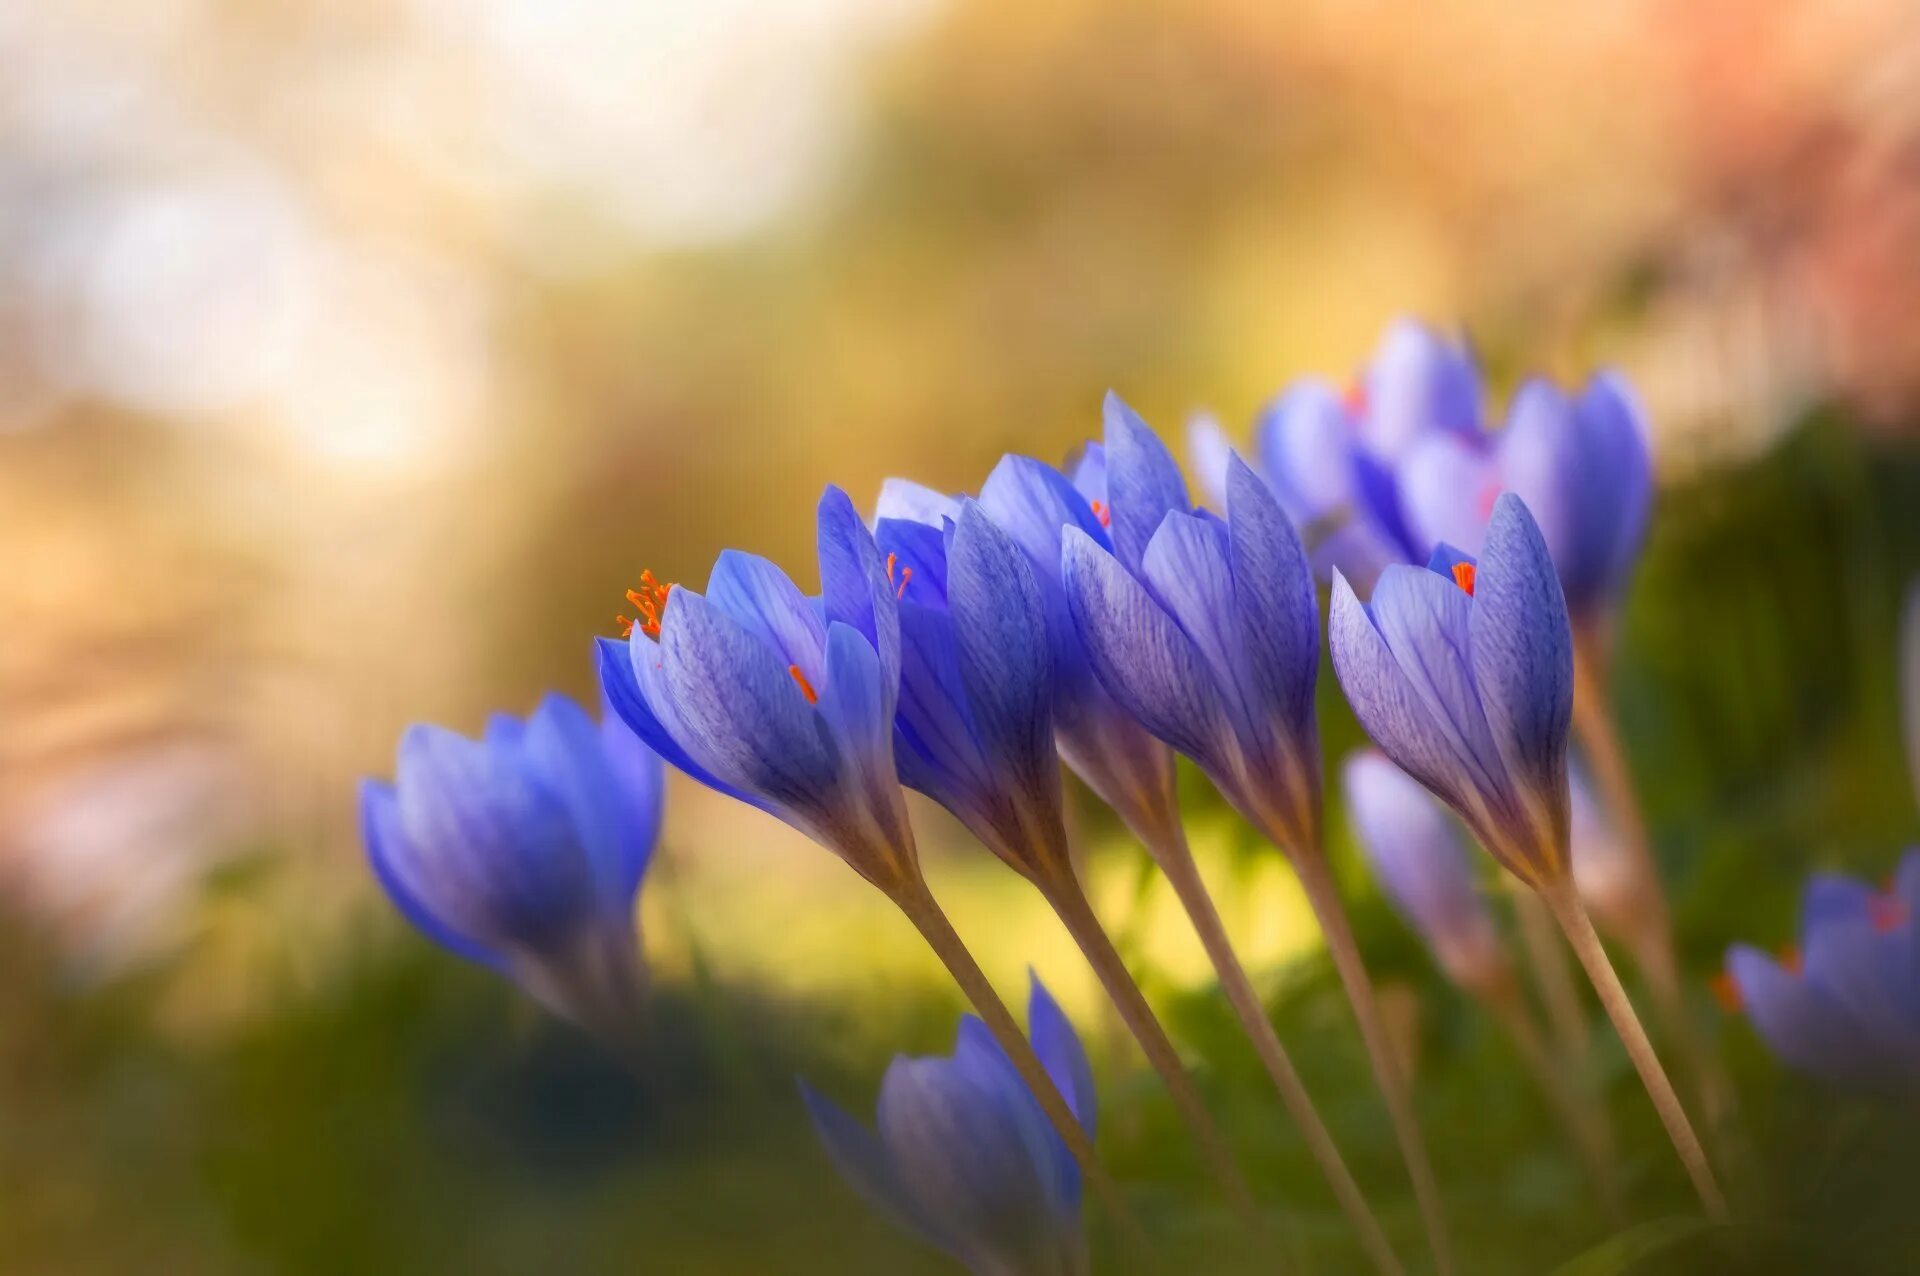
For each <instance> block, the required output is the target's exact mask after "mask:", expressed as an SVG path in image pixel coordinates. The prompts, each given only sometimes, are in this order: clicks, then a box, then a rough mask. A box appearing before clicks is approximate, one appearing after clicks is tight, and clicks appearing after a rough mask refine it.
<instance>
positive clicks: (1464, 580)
mask: <svg viewBox="0 0 1920 1276" xmlns="http://www.w3.org/2000/svg"><path fill="white" fill-rule="evenodd" d="M1453 583H1454V584H1456V585H1458V586H1460V588H1462V589H1464V590H1466V591H1467V596H1468V597H1472V596H1473V564H1472V563H1455V564H1454V565H1453Z"/></svg>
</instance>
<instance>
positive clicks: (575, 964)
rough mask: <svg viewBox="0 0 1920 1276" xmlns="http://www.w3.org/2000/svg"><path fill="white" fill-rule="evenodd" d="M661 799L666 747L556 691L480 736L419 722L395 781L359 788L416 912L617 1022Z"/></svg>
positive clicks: (584, 1011)
mask: <svg viewBox="0 0 1920 1276" xmlns="http://www.w3.org/2000/svg"><path fill="white" fill-rule="evenodd" d="M660 809H661V767H660V759H659V758H658V757H657V756H655V755H654V754H653V752H652V751H651V750H649V749H647V748H646V746H645V745H643V744H642V743H641V742H640V741H639V740H637V739H635V738H634V736H633V733H632V732H630V731H628V730H627V728H626V727H625V726H624V725H622V724H621V722H620V721H619V720H618V719H617V718H615V717H613V716H611V715H608V717H607V720H606V721H604V722H602V723H600V724H598V725H596V724H595V723H594V721H593V720H592V718H590V717H589V716H588V715H587V714H586V712H585V711H584V710H582V709H581V708H580V706H578V705H576V704H575V703H573V701H571V700H568V699H565V698H564V697H561V696H549V697H548V698H547V699H546V700H544V701H542V702H541V704H540V707H539V708H538V709H536V710H535V711H534V712H533V714H532V715H531V716H530V717H528V718H527V719H526V720H525V721H524V722H522V721H521V720H519V719H516V718H511V717H507V716H504V715H501V716H498V717H495V718H494V719H493V721H492V722H491V723H489V724H488V727H487V731H486V735H485V737H484V738H483V739H480V740H469V739H467V738H465V737H463V736H460V735H457V734H455V733H454V732H452V731H448V730H446V729H444V728H441V727H434V726H416V727H413V728H411V729H409V730H408V731H407V733H406V735H405V736H403V737H402V738H401V741H400V751H399V765H398V768H397V777H396V780H395V782H394V783H393V784H391V785H389V784H385V783H382V782H380V781H377V780H367V781H365V782H364V783H363V784H362V786H361V790H360V818H361V828H362V832H363V835H364V837H365V840H366V846H367V856H368V859H369V860H370V861H371V863H372V867H373V871H374V875H375V876H376V878H377V879H378V880H379V882H380V885H381V886H382V887H383V888H384V889H385V890H386V892H387V895H388V896H389V898H391V899H392V900H393V903H394V906H395V907H396V908H398V909H399V910H400V913H401V914H402V915H403V916H404V917H405V918H406V919H407V920H408V921H409V922H411V923H412V924H413V925H414V926H415V927H416V928H417V929H418V930H420V931H421V932H422V933H423V934H425V935H426V936H427V937H428V938H430V939H432V940H434V941H436V942H437V943H439V944H441V945H442V946H444V947H445V948H447V949H449V950H451V951H452V952H454V953H457V954H458V955H460V956H462V957H466V958H469V959H471V960H473V961H477V962H480V963H481V964H483V965H485V966H488V967H491V968H492V969H494V970H497V971H499V972H501V973H502V974H505V975H507V976H508V977H509V978H511V979H513V980H514V981H515V982H517V983H519V984H520V985H521V986H522V987H524V988H525V989H526V990H527V991H528V992H529V993H530V994H532V995H533V996H534V997H536V998H538V999H539V1000H540V1001H541V1002H542V1003H544V1004H545V1005H546V1006H547V1007H548V1008H549V1009H551V1010H553V1011H554V1012H556V1013H557V1014H560V1015H563V1016H565V1017H567V1018H569V1019H572V1020H574V1021H576V1022H578V1023H580V1024H581V1025H582V1026H584V1027H587V1028H590V1029H593V1030H595V1031H599V1032H604V1033H612V1034H619V1033H624V1032H626V1031H628V1030H629V1029H631V1027H632V1016H633V1014H634V1012H635V1011H636V1010H637V1008H638V1004H639V1002H638V996H639V992H640V987H641V981H642V974H641V968H640V955H639V949H638V942H637V939H636V931H635V925H634V917H633V911H634V898H635V896H636V895H637V894H638V892H639V890H640V879H641V876H642V875H643V874H644V873H645V872H646V867H647V862H648V860H649V859H650V858H651V857H652V854H653V848H654V843H655V841H656V839H657V838H658V836H659V832H660Z"/></svg>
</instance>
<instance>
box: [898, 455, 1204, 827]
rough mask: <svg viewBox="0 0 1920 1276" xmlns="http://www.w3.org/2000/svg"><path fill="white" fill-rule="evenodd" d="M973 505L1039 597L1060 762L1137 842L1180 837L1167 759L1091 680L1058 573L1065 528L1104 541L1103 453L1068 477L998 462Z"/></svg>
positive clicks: (1025, 460) (1024, 462)
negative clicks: (1013, 552) (1015, 552)
mask: <svg viewBox="0 0 1920 1276" xmlns="http://www.w3.org/2000/svg"><path fill="white" fill-rule="evenodd" d="M979 502H980V508H981V509H982V510H983V511H984V512H985V513H986V514H987V516H988V517H989V518H990V519H992V520H993V522H994V524H995V525H996V526H998V527H999V528H1000V529H1001V530H1003V531H1004V532H1005V533H1006V534H1007V536H1008V537H1009V538H1011V540H1012V542H1013V543H1014V544H1015V545H1017V546H1018V547H1019V548H1020V550H1021V552H1022V553H1023V554H1024V555H1025V556H1026V560H1027V565H1028V567H1029V569H1030V570H1031V572H1032V576H1033V581H1034V584H1035V585H1036V586H1038V588H1039V590H1040V595H1041V601H1042V605H1043V609H1044V612H1045V618H1046V634H1047V647H1048V652H1049V656H1050V660H1049V680H1050V685H1051V687H1052V691H1053V728H1054V743H1055V745H1056V747H1057V748H1058V750H1059V753H1060V757H1061V758H1062V760H1064V761H1065V762H1066V764H1067V765H1068V767H1070V768H1071V769H1072V770H1073V772H1074V773H1075V774H1076V775H1078V776H1079V777H1080V778H1081V779H1082V780H1083V781H1085V782H1086V784H1087V787H1088V788H1090V789H1092V790H1093V791H1094V793H1095V794H1096V795H1097V796H1098V797H1099V798H1100V800H1101V801H1103V802H1105V803H1106V804H1107V805H1108V806H1110V807H1112V808H1113V809H1114V811H1115V812H1117V813H1118V814H1119V816H1120V818H1121V819H1122V820H1123V821H1124V822H1125V823H1126V825H1127V826H1128V827H1129V828H1130V829H1132V830H1133V831H1134V833H1135V835H1136V836H1138V837H1139V838H1140V839H1141V840H1142V841H1144V842H1145V843H1146V844H1147V845H1149V846H1152V847H1166V846H1168V845H1170V844H1171V843H1173V842H1175V841H1177V840H1178V839H1179V837H1180V816H1179V811H1178V809H1177V803H1176V800H1175V796H1174V781H1173V775H1174V772H1173V755H1172V754H1171V753H1170V752H1168V750H1167V747H1166V746H1165V745H1163V744H1161V743H1160V742H1159V741H1158V740H1156V739H1154V738H1153V737H1152V736H1151V735H1149V734H1148V733H1147V731H1146V730H1145V729H1143V728H1142V727H1141V726H1140V724H1139V723H1137V722H1136V721H1134V719H1133V718H1132V717H1131V716H1130V715H1129V714H1128V713H1127V712H1126V710H1125V709H1123V708H1121V707H1120V705H1118V704H1117V703H1115V702H1114V700H1113V697H1112V696H1110V695H1108V694H1107V691H1106V689H1105V688H1104V687H1103V686H1101V684H1100V681H1099V679H1098V678H1096V677H1095V676H1094V673H1093V669H1092V667H1091V666H1090V665H1089V663H1088V659H1087V652H1086V648H1085V646H1084V645H1083V644H1082V642H1081V640H1080V634H1079V631H1078V630H1077V629H1076V628H1075V627H1074V623H1073V616H1072V613H1071V612H1070V610H1069V608H1068V604H1067V597H1066V592H1065V589H1064V587H1063V580H1062V576H1061V559H1060V546H1061V542H1062V540H1063V538H1064V537H1065V536H1066V534H1067V533H1068V531H1069V529H1072V530H1074V531H1077V532H1078V533H1080V534H1082V535H1085V536H1089V537H1091V538H1093V539H1094V540H1095V541H1096V542H1097V543H1099V544H1102V545H1106V544H1109V543H1110V541H1109V540H1108V531H1107V524H1108V523H1109V522H1110V521H1111V519H1112V513H1111V511H1110V510H1109V508H1108V504H1107V484H1106V457H1105V454H1104V453H1103V452H1102V451H1101V449H1099V448H1098V447H1090V448H1088V449H1087V450H1086V451H1085V452H1084V453H1083V454H1082V455H1081V457H1080V458H1079V461H1078V462H1077V464H1075V465H1074V467H1073V470H1072V475H1071V477H1069V476H1068V475H1066V474H1063V473H1062V472H1061V471H1060V470H1058V469H1056V468H1054V467H1053V466H1051V465H1048V464H1046V463H1045V462H1044V461H1038V460H1035V459H1033V458H1032V457H1026V456H1006V457H1003V458H1001V460H1000V463H999V464H998V465H996V466H995V467H994V469H993V472H992V473H991V474H989V475H988V476H987V481H986V482H985V483H984V484H982V485H981V488H980V496H979ZM909 592H912V591H911V588H910V589H909Z"/></svg>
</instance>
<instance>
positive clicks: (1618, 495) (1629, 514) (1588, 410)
mask: <svg viewBox="0 0 1920 1276" xmlns="http://www.w3.org/2000/svg"><path fill="white" fill-rule="evenodd" d="M1575 422H1576V424H1577V426H1578V428H1579V429H1580V432H1581V435H1582V438H1583V439H1584V440H1585V448H1586V452H1587V455H1588V456H1589V458H1590V463H1591V464H1592V465H1593V467H1594V472H1595V473H1597V474H1601V475H1604V476H1605V481H1604V483H1594V484H1590V485H1589V486H1588V489H1587V490H1586V491H1585V492H1584V493H1583V501H1582V518H1583V519H1584V520H1585V523H1586V526H1587V535H1589V536H1590V537H1592V538H1593V540H1594V543H1595V544H1596V546H1601V547H1603V549H1602V550H1600V551H1598V552H1603V553H1604V554H1605V558H1606V562H1605V564H1604V566H1603V567H1602V568H1601V570H1602V571H1603V572H1604V576H1605V578H1604V580H1603V581H1602V582H1601V584H1602V587H1603V588H1605V589H1606V590H1609V591H1614V590H1617V589H1618V588H1619V587H1620V585H1621V583H1622V582H1623V581H1624V580H1625V579H1626V576H1627V573H1628V572H1629V571H1630V570H1631V569H1632V567H1633V561H1634V559H1635V558H1636V557H1637V556H1638V555H1639V552H1640V541H1641V538H1642V536H1644V535H1645V533H1646V525H1647V512H1648V508H1649V506H1650V505H1651V504H1652V501H1653V473H1652V470H1653V464H1652V458H1651V457H1650V456H1649V455H1648V449H1647V425H1646V417H1645V415H1644V413H1642V412H1641V410H1640V405H1639V402H1638V401H1637V400H1636V399H1635V397H1634V394H1633V390H1632V388H1631V387H1630V386H1628V384H1627V382H1626V379H1625V378H1624V377H1622V376H1620V375H1619V374H1618V373H1615V372H1611V371H1608V372H1602V373H1600V374H1599V375H1598V376H1596V377H1594V378H1593V380H1592V381H1591V382H1589V383H1588V385H1587V389H1586V392H1585V393H1584V394H1582V395H1581V396H1580V402H1579V404H1578V406H1577V407H1576V409H1575Z"/></svg>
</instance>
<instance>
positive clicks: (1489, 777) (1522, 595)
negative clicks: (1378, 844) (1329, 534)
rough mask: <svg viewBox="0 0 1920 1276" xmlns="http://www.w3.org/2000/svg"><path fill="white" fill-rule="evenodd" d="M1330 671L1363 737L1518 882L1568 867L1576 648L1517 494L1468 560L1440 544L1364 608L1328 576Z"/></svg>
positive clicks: (1397, 571) (1502, 503) (1383, 585)
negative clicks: (1429, 558) (1454, 815)
mask: <svg viewBox="0 0 1920 1276" xmlns="http://www.w3.org/2000/svg"><path fill="white" fill-rule="evenodd" d="M1329 636H1330V641H1331V646H1332V650H1333V663H1334V669H1335V671H1336V672H1337V673H1338V674H1339V677H1340V684H1341V686H1342V687H1343V688H1344V689H1345V691H1346V693H1347V699H1348V701H1349V702H1350V703H1351V704H1352V705H1353V709H1354V712H1355V714H1357V715H1358V717H1359V719H1360V723H1361V725H1362V726H1364V727H1365V728H1366V730H1367V734H1368V735H1370V736H1372V737H1373V740H1374V742H1375V743H1376V744H1378V745H1379V746H1380V747H1381V748H1382V749H1383V750H1385V752H1386V754H1387V756H1388V757H1390V758H1392V759H1393V760H1394V761H1395V762H1397V763H1399V765H1400V767H1401V768H1402V769H1403V770H1405V771H1406V772H1408V773H1409V774H1410V775H1412V776H1413V777H1414V778H1415V779H1417V780H1419V781H1420V782H1421V783H1422V784H1424V785H1426V786H1427V787H1428V788H1429V789H1431V790H1432V791H1433V792H1434V793H1435V794H1437V795H1438V796H1440V797H1441V798H1442V799H1443V800H1445V801H1446V803H1447V804H1448V805H1449V806H1451V807H1453V809H1454V810H1455V811H1457V812H1458V813H1459V814H1460V816H1461V818H1462V819H1464V820H1465V821H1466V822H1467V826H1468V827H1469V828H1470V829H1472V830H1473V832H1474V834H1475V836H1477V837H1478V838H1479V839H1480V842H1481V844H1482V845H1483V846H1485V847H1486V848H1487V850H1488V851H1489V852H1491V853H1492V854H1493V856H1494V857H1495V858H1496V859H1498V860H1499V861H1500V862H1501V863H1502V864H1504V865H1505V866H1506V867H1507V868H1508V869H1510V870H1512V871H1513V873H1514V874H1515V875H1517V876H1518V877H1519V878H1520V879H1521V880H1522V881H1525V882H1527V883H1529V884H1530V885H1536V886H1537V885H1539V884H1541V883H1542V882H1544V881H1548V880H1557V879H1559V878H1561V877H1562V876H1564V874H1565V873H1566V872H1567V870H1568V849H1567V848H1568V839H1569V830H1568V820H1569V816H1568V796H1567V729H1568V724H1569V721H1570V719H1571V717H1572V713H1573V645H1572V636H1571V632H1570V630H1569V628H1568V621H1567V610H1566V602H1565V600H1564V598H1563V597H1562V595H1561V592H1560V585H1559V581H1558V578H1557V577H1556V576H1555V574H1554V570H1553V562H1552V559H1551V558H1550V557H1549V556H1548V554H1547V548H1546V544H1545V542H1544V541H1543V540H1542V538H1541V535H1540V529H1539V528H1538V527H1537V526H1536V525H1535V524H1534V521H1533V519H1532V517H1531V516H1530V515H1529V514H1528V513H1527V507H1526V506H1525V505H1524V504H1522V503H1521V501H1520V500H1519V498H1518V497H1515V496H1513V495H1512V494H1510V493H1509V494H1505V495H1502V496H1501V497H1500V498H1499V500H1498V501H1497V502H1496V503H1495V505H1494V510H1493V518H1492V522H1491V524H1490V526H1489V528H1488V531H1487V537H1486V545H1485V549H1484V552H1483V553H1482V554H1481V556H1480V558H1479V559H1478V560H1477V561H1476V560H1473V559H1470V558H1468V557H1467V556H1465V555H1463V554H1459V553H1457V552H1455V551H1452V550H1450V548H1449V547H1445V546H1443V547H1442V548H1441V549H1440V550H1439V551H1436V553H1435V556H1434V560H1433V562H1432V563H1431V564H1430V565H1429V566H1428V567H1425V568H1417V567H1407V566H1400V565H1396V566H1393V567H1389V568H1388V569H1387V570H1386V571H1385V572H1383V573H1382V574H1381V576H1380V579H1379V581H1378V583H1377V584H1376V585H1375V586H1374V590H1373V597H1372V599H1371V600H1370V601H1369V602H1367V603H1362V602H1360V600H1359V599H1358V598H1356V597H1355V596H1354V593H1353V589H1352V588H1351V587H1350V586H1349V585H1348V584H1347V582H1346V580H1345V579H1344V578H1340V579H1336V580H1335V582H1334V592H1333V614H1332V618H1331V622H1330V635H1329Z"/></svg>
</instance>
